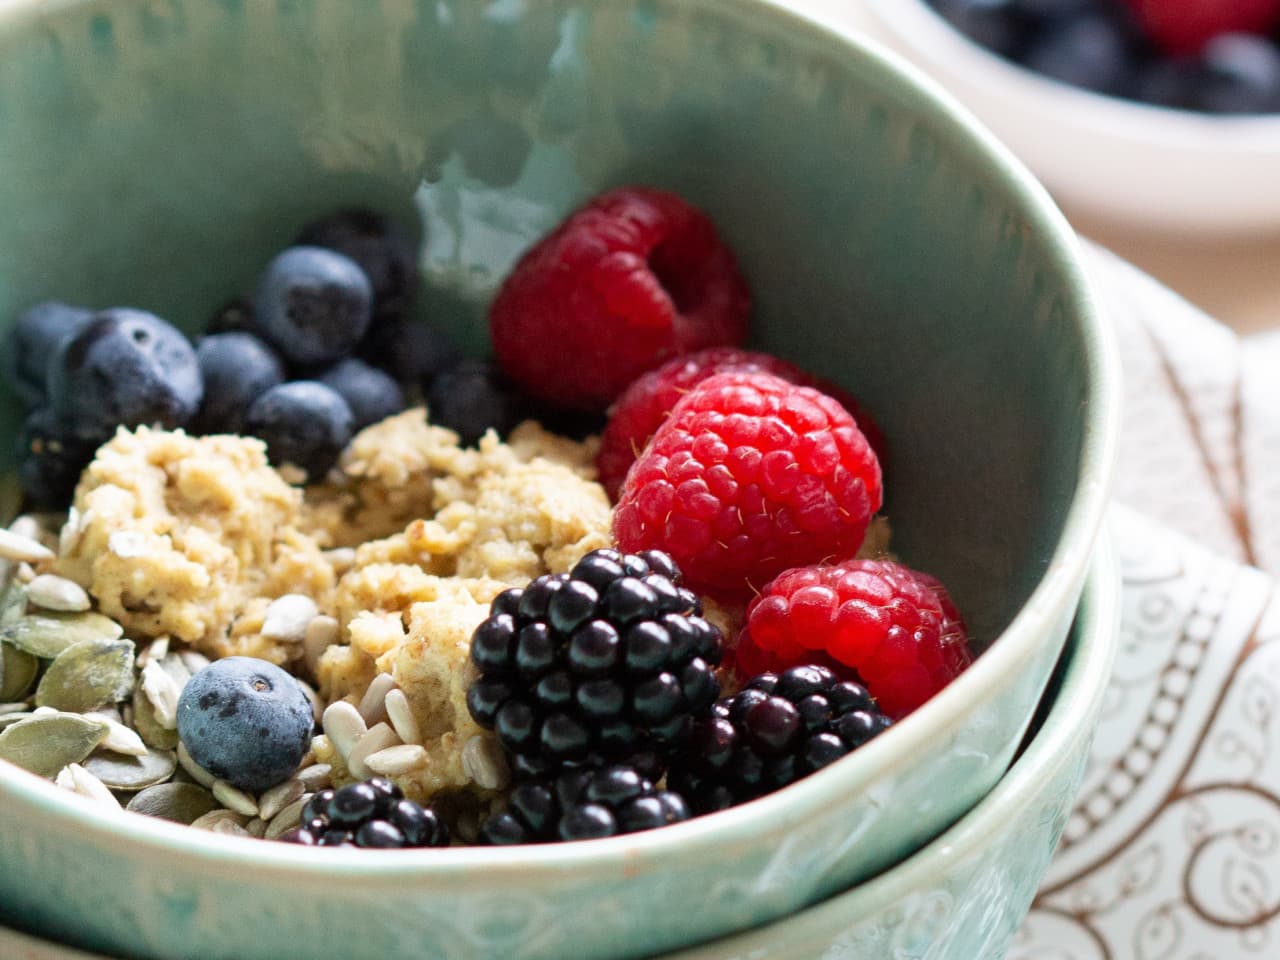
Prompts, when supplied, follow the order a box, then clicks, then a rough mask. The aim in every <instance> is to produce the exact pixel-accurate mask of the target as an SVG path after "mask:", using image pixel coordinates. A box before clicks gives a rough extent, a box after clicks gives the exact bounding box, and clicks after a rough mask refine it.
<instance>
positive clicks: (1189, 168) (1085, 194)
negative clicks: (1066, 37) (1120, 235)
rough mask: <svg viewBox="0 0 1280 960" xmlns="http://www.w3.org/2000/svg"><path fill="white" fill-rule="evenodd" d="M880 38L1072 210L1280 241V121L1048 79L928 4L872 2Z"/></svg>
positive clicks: (1148, 225)
mask: <svg viewBox="0 0 1280 960" xmlns="http://www.w3.org/2000/svg"><path fill="white" fill-rule="evenodd" d="M862 2H863V3H864V5H865V7H866V9H867V11H868V12H869V13H870V14H871V15H872V16H873V17H874V19H875V21H876V25H877V28H878V29H877V35H878V36H882V37H883V39H886V40H887V41H888V42H889V43H890V44H891V45H893V46H894V47H896V48H897V49H898V50H899V51H901V52H902V53H904V54H905V55H906V56H907V57H908V58H910V59H911V60H913V61H914V62H915V63H916V64H917V65H919V66H921V67H922V68H924V69H925V70H926V71H927V72H929V73H930V74H932V75H933V76H934V77H936V78H937V79H938V80H939V81H941V82H942V83H943V85H945V86H946V87H947V89H948V90H949V91H950V92H952V93H953V94H955V95H956V96H957V97H958V98H959V99H960V100H961V101H962V102H964V104H965V105H966V106H968V107H969V108H970V109H972V110H973V111H974V113H976V114H977V115H978V116H979V117H980V118H981V119H982V120H983V121H984V122H985V123H986V124H987V125H988V126H990V127H991V129H992V130H993V131H994V132H995V133H996V134H997V135H998V136H999V137H1000V138H1001V139H1002V140H1004V142H1005V143H1007V144H1008V145H1009V147H1010V148H1012V150H1013V151H1014V153H1016V154H1017V155H1018V156H1019V157H1020V158H1021V159H1022V160H1023V161H1024V162H1025V163H1027V165H1028V166H1030V167H1031V169H1032V171H1033V172H1034V173H1035V174H1036V175H1037V176H1039V177H1040V178H1041V179H1042V180H1043V181H1044V182H1045V184H1046V185H1047V186H1048V187H1049V188H1050V190H1051V191H1052V192H1053V193H1054V194H1055V195H1056V196H1057V197H1058V198H1059V199H1060V200H1061V202H1062V203H1063V204H1064V205H1067V206H1068V207H1069V208H1070V209H1072V210H1079V211H1081V212H1083V213H1084V214H1086V215H1087V216H1089V217H1091V218H1094V219H1097V220H1100V221H1102V222H1122V223H1126V224H1128V225H1130V226H1134V227H1140V228H1143V229H1153V230H1160V231H1166V232H1170V233H1183V234H1195V233H1205V232H1208V233H1214V234H1221V235H1223V236H1226V235H1232V234H1250V233H1258V232H1274V231H1280V190H1276V188H1275V184H1276V171H1277V170H1280V115H1274V116H1271V115H1258V116H1212V115H1208V114H1199V113H1193V112H1191V111H1185V110H1173V109H1168V108H1164V107H1154V106H1149V105H1146V104H1142V103H1138V102H1135V101H1129V100H1122V99H1119V98H1117V97H1110V96H1103V95H1100V94H1096V93H1091V92H1089V91H1087V90H1084V89H1081V88H1078V87H1073V86H1069V85H1067V84H1065V83H1060V82H1058V81H1056V80H1051V79H1049V78H1047V77H1044V76H1041V75H1040V74H1037V73H1035V72H1033V71H1031V70H1028V69H1026V68H1024V67H1021V66H1018V65H1017V64H1015V63H1013V62H1011V61H1009V60H1006V59H1004V58H1002V57H1000V56H998V55H996V54H995V53H992V52H990V51H988V50H986V49H985V48H983V47H982V46H979V45H978V44H977V43H975V42H973V41H972V40H970V39H969V38H968V37H966V36H965V35H964V34H962V33H960V32H959V31H957V30H956V29H954V28H953V27H952V26H951V25H950V24H949V23H948V22H947V21H946V20H945V19H943V17H941V16H940V15H939V14H938V13H937V11H935V10H934V9H933V8H932V7H931V6H930V5H929V4H927V3H925V2H923V0H862Z"/></svg>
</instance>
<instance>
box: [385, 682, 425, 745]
mask: <svg viewBox="0 0 1280 960" xmlns="http://www.w3.org/2000/svg"><path fill="white" fill-rule="evenodd" d="M384 706H385V707H386V708H387V719H388V720H389V721H390V722H391V727H392V729H394V730H395V732H396V734H397V735H398V736H399V737H400V739H401V740H403V741H404V742H405V743H421V742H422V732H421V731H420V730H419V728H418V718H417V717H415V716H414V715H413V708H412V707H410V706H409V698H408V697H407V696H405V692H404V691H403V690H401V689H400V688H399V687H397V688H396V689H394V690H389V691H387V699H386V702H385V704H384Z"/></svg>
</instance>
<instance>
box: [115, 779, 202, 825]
mask: <svg viewBox="0 0 1280 960" xmlns="http://www.w3.org/2000/svg"><path fill="white" fill-rule="evenodd" d="M218 807H219V804H218V801H217V800H215V799H213V794H212V793H210V792H209V791H208V790H206V789H205V788H204V787H201V786H197V785H196V784H194V783H161V784H157V785H156V786H154V787H147V789H145V790H143V791H142V792H141V793H137V794H134V797H133V799H132V800H130V801H129V805H128V806H127V807H126V808H125V809H126V810H132V811H133V812H134V813H143V814H146V815H147V816H149V817H160V818H161V819H164V820H175V821H177V822H178V823H186V824H191V823H195V822H196V821H197V820H199V819H200V818H201V817H203V816H204V815H205V814H206V813H208V812H209V811H211V810H216V809H218Z"/></svg>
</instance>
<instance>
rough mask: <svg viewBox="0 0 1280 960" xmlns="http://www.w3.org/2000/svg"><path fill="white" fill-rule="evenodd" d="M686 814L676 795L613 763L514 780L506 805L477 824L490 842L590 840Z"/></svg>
mask: <svg viewBox="0 0 1280 960" xmlns="http://www.w3.org/2000/svg"><path fill="white" fill-rule="evenodd" d="M689 816H690V813H689V806H688V804H686V803H685V800H684V798H683V797H681V796H680V795H679V794H678V793H673V792H672V791H670V790H656V789H654V786H653V782H652V781H651V780H649V779H648V778H647V777H646V776H645V775H644V774H643V773H642V772H641V771H639V770H637V769H636V768H635V767H632V766H626V765H615V766H608V767H600V768H595V769H577V770H568V771H566V772H564V773H562V774H560V775H559V776H557V777H553V778H549V779H540V780H530V781H527V782H525V783H522V784H520V785H519V786H517V787H516V788H515V790H513V791H512V793H511V796H510V798H509V799H508V804H507V809H506V810H505V811H504V812H503V813H499V814H496V815H494V816H492V817H490V818H489V819H488V820H486V821H485V822H484V823H483V824H481V826H480V836H481V840H482V842H484V843H488V844H495V845H507V844H513V843H554V842H556V841H560V840H594V839H597V838H600V837H613V836H617V835H618V834H621V833H636V832H637V831H640V830H652V829H653V828H655V827H664V826H666V825H667V824H670V823H677V822H678V821H680V820H688V819H689Z"/></svg>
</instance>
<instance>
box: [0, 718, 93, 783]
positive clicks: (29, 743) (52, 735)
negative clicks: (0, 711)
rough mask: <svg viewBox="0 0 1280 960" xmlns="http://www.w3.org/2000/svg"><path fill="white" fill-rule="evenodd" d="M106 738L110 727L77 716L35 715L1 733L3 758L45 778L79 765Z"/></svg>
mask: <svg viewBox="0 0 1280 960" xmlns="http://www.w3.org/2000/svg"><path fill="white" fill-rule="evenodd" d="M106 737H107V725H106V724H105V723H103V722H102V721H100V720H90V719H88V718H86V717H81V716H79V715H77V714H74V713H51V714H41V715H40V716H32V717H29V718H27V719H26V720H22V721H19V722H18V723H15V724H13V725H12V726H8V727H5V729H4V731H3V732H0V759H3V760H8V761H9V762H10V763H13V764H17V765H18V766H19V767H22V768H23V769H25V770H30V771H31V772H32V773H35V774H39V775H40V776H42V777H52V776H54V775H55V774H56V773H57V772H58V771H59V770H61V769H62V768H63V767H65V766H66V765H67V764H69V763H79V762H80V761H82V760H83V759H84V758H85V757H87V756H88V755H89V754H90V753H92V752H93V749H94V747H96V746H98V744H100V743H101V742H102V741H103V740H105V739H106Z"/></svg>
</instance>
